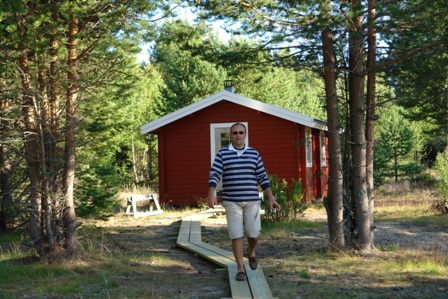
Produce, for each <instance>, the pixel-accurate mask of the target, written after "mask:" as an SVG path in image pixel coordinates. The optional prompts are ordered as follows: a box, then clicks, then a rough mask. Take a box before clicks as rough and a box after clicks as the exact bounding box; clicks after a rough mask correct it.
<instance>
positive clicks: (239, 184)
mask: <svg viewBox="0 0 448 299" xmlns="http://www.w3.org/2000/svg"><path fill="white" fill-rule="evenodd" d="M221 177H222V187H223V193H222V200H228V201H255V200H260V196H259V193H258V185H260V186H261V188H262V189H263V190H264V189H266V188H268V187H270V183H269V178H268V175H267V173H266V170H265V168H264V164H263V160H262V159H261V157H260V154H259V153H258V152H257V151H256V150H255V149H254V148H251V147H249V146H246V147H245V148H244V150H239V152H238V150H236V149H235V148H234V147H233V146H232V145H229V146H224V147H223V148H221V149H220V150H219V152H218V154H217V155H216V157H215V160H214V161H213V165H212V167H211V170H210V177H209V181H208V186H209V187H215V188H216V185H217V184H218V182H219V180H220V179H221Z"/></svg>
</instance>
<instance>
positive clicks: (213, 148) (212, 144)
mask: <svg viewBox="0 0 448 299" xmlns="http://www.w3.org/2000/svg"><path fill="white" fill-rule="evenodd" d="M235 123H237V122H231V123H212V124H210V160H211V162H210V164H213V160H214V159H215V156H216V154H217V153H218V151H219V149H216V145H215V138H216V136H215V129H219V128H229V133H230V127H232V125H234V124H235ZM239 123H242V124H243V125H244V126H245V127H246V140H245V141H244V142H245V144H246V145H247V146H249V124H248V123H247V122H244V121H241V122H239Z"/></svg>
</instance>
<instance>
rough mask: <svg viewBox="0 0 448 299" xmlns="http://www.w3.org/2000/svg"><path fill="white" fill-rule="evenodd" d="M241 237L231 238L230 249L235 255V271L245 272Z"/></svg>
mask: <svg viewBox="0 0 448 299" xmlns="http://www.w3.org/2000/svg"><path fill="white" fill-rule="evenodd" d="M243 248H244V243H243V238H238V239H232V251H233V256H234V257H235V261H236V266H237V267H238V271H237V272H246V271H245V270H244V255H243Z"/></svg>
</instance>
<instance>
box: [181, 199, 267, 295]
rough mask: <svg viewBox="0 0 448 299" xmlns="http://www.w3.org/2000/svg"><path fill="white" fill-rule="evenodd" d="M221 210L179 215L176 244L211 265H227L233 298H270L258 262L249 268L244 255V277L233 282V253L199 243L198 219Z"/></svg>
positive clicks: (225, 266) (234, 271)
mask: <svg viewBox="0 0 448 299" xmlns="http://www.w3.org/2000/svg"><path fill="white" fill-rule="evenodd" d="M222 212H224V209H219V208H218V209H209V210H207V211H205V212H202V213H198V214H195V215H191V216H188V217H185V218H183V219H182V223H181V226H180V229H179V235H178V237H177V242H176V244H177V246H179V247H182V248H184V249H186V250H188V251H191V252H194V253H196V254H198V255H200V256H202V257H204V258H206V259H208V260H209V261H211V262H214V263H215V264H218V265H220V266H222V267H224V268H227V271H228V275H229V282H230V289H231V292H232V298H233V299H243V298H257V299H264V298H266V299H268V298H273V296H272V293H271V290H270V288H269V285H268V283H267V282H266V278H265V276H264V273H263V270H262V269H261V266H260V265H258V268H257V270H255V271H253V270H251V269H250V268H249V261H248V259H246V258H244V267H245V269H246V277H247V279H246V281H237V280H235V276H236V273H237V267H236V263H235V258H234V256H233V253H232V252H229V251H226V250H224V249H221V248H219V247H216V246H213V245H210V244H208V243H205V242H202V240H201V221H202V220H203V219H206V218H208V217H212V216H213V215H216V213H222Z"/></svg>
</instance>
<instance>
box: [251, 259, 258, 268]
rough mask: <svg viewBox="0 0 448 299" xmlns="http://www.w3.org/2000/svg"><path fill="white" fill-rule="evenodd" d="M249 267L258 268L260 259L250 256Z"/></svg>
mask: <svg viewBox="0 0 448 299" xmlns="http://www.w3.org/2000/svg"><path fill="white" fill-rule="evenodd" d="M249 267H250V268H251V269H252V270H257V267H258V261H257V258H256V257H249Z"/></svg>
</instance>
